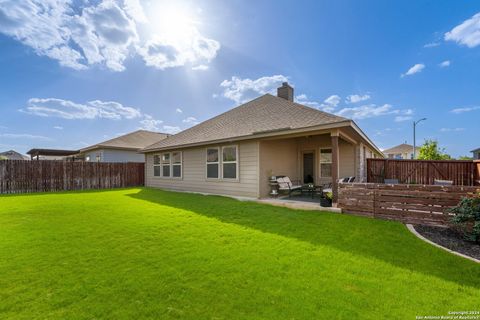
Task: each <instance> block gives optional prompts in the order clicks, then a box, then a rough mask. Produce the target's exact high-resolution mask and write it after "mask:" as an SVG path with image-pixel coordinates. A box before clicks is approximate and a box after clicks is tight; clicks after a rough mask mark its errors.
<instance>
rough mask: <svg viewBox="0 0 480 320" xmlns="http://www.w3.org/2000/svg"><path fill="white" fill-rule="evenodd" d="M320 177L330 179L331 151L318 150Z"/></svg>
mask: <svg viewBox="0 0 480 320" xmlns="http://www.w3.org/2000/svg"><path fill="white" fill-rule="evenodd" d="M320 177H321V178H331V177H332V149H320Z"/></svg>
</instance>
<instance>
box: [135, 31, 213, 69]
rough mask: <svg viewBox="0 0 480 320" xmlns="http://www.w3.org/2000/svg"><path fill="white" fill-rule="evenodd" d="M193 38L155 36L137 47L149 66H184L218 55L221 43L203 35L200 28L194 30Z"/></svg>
mask: <svg viewBox="0 0 480 320" xmlns="http://www.w3.org/2000/svg"><path fill="white" fill-rule="evenodd" d="M192 32H193V35H192V39H191V40H189V41H186V42H183V41H181V42H180V43H178V42H175V41H172V40H169V39H167V38H163V37H160V36H153V37H152V38H151V39H150V40H148V41H147V42H146V43H145V44H143V45H141V46H138V47H137V52H138V53H139V54H140V55H141V56H142V58H143V60H144V61H145V64H146V65H147V66H152V67H155V68H157V69H161V70H163V69H166V68H172V67H179V66H183V65H185V64H187V63H191V64H195V63H197V62H201V61H204V62H207V63H208V62H210V61H211V60H212V59H213V58H215V57H216V55H217V51H218V50H219V49H220V43H219V42H218V41H216V40H213V39H208V38H206V37H204V36H202V35H201V34H200V33H199V32H198V30H196V29H195V30H192Z"/></svg>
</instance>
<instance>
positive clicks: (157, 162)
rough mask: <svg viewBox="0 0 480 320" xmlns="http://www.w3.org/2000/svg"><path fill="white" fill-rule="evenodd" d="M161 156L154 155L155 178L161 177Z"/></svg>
mask: <svg viewBox="0 0 480 320" xmlns="http://www.w3.org/2000/svg"><path fill="white" fill-rule="evenodd" d="M160 170H161V167H160V155H159V154H154V155H153V176H154V177H160V176H161V174H160Z"/></svg>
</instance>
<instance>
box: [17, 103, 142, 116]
mask: <svg viewBox="0 0 480 320" xmlns="http://www.w3.org/2000/svg"><path fill="white" fill-rule="evenodd" d="M20 111H22V112H25V113H29V114H33V115H36V116H41V117H57V118H63V119H97V118H105V119H114V120H119V119H134V118H139V117H141V112H140V110H138V109H135V108H132V107H126V106H123V105H122V104H121V103H118V102H115V101H100V100H93V101H89V102H87V103H85V104H81V103H75V102H73V101H70V100H64V99H57V98H46V99H40V98H31V99H29V100H28V103H27V106H26V107H25V108H24V109H20Z"/></svg>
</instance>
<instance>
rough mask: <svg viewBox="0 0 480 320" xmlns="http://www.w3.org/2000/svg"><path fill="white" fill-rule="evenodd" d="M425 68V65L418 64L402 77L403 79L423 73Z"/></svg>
mask: <svg viewBox="0 0 480 320" xmlns="http://www.w3.org/2000/svg"><path fill="white" fill-rule="evenodd" d="M424 68H425V65H424V64H423V63H417V64H416V65H414V66H413V67H411V68H410V69H408V71H407V72H405V73H403V74H402V75H401V77H402V78H403V77H405V76H411V75H414V74H415V73H419V72H422V70H423V69H424Z"/></svg>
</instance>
